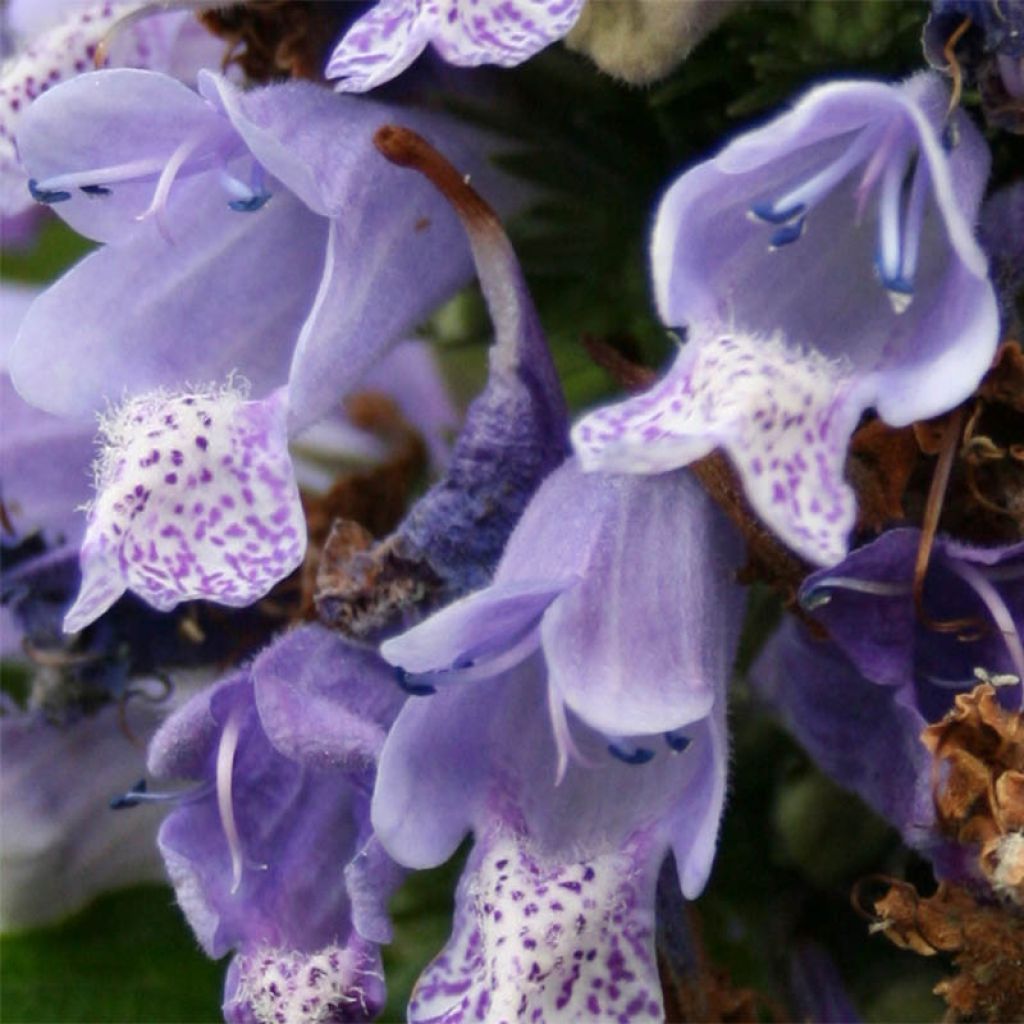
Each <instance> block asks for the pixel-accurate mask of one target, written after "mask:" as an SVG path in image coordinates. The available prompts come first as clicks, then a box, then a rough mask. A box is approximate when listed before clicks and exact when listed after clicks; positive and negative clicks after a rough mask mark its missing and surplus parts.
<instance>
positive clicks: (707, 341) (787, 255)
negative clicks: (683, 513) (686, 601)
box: [573, 74, 999, 565]
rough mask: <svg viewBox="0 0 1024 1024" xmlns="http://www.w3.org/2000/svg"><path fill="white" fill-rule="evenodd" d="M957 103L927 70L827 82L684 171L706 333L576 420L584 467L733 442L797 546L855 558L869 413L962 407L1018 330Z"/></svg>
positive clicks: (736, 456) (677, 310)
mask: <svg viewBox="0 0 1024 1024" xmlns="http://www.w3.org/2000/svg"><path fill="white" fill-rule="evenodd" d="M947 105H948V97H947V92H946V89H945V87H944V85H943V83H942V82H941V80H940V79H938V77H937V76H933V75H927V74H925V75H920V76H917V77H915V78H911V79H910V80H908V81H907V82H904V83H903V84H900V85H886V84H883V83H880V82H835V83H831V84H828V85H823V86H820V87H818V88H816V89H814V90H812V91H811V92H810V93H808V95H807V96H805V97H804V98H803V99H802V100H801V101H800V102H799V103H798V104H797V105H796V106H795V107H794V109H793V110H791V111H789V112H787V113H785V114H783V115H781V116H780V117H779V118H777V119H776V120H774V121H772V122H771V123H769V124H767V125H764V126H762V127H760V128H755V129H753V130H751V131H749V132H747V133H745V134H744V135H741V136H740V137H739V138H737V139H735V140H734V141H733V142H732V143H730V144H729V145H728V146H726V148H725V149H724V150H723V151H722V152H721V153H720V154H719V155H718V156H716V157H714V158H713V159H711V160H709V161H707V162H705V163H702V164H699V165H698V166H696V167H694V168H692V169H691V170H689V171H688V172H686V173H685V174H683V175H682V177H680V178H679V179H678V180H677V181H676V182H675V183H674V184H673V185H672V186H671V188H670V189H669V191H668V193H667V194H666V196H665V198H664V199H663V200H662V203H661V206H660V208H659V210H658V215H657V220H656V223H655V228H654V236H653V241H652V247H651V254H652V265H653V276H654V288H655V294H656V298H657V304H658V310H659V313H660V314H661V317H662V319H663V320H664V322H665V323H666V324H668V325H669V326H670V327H678V328H684V329H685V333H686V339H687V340H686V342H685V344H684V345H683V346H682V349H681V351H680V353H679V355H678V357H677V358H676V361H675V363H674V365H673V366H672V368H671V370H670V371H669V373H668V374H667V375H666V376H665V378H664V379H663V380H662V381H661V382H660V383H658V384H656V385H655V386H654V387H653V388H652V389H651V390H650V391H649V392H647V393H646V394H643V395H640V396H638V397H636V398H632V399H630V400H628V401H626V402H623V403H622V404H620V405H616V406H612V407H610V408H607V409H603V410H599V411H597V412H595V413H592V414H591V415H589V416H587V417H585V418H584V419H583V420H582V421H581V422H580V423H579V424H578V425H577V426H576V428H575V430H574V434H573V442H574V445H575V448H576V451H577V452H578V454H579V456H580V459H581V461H582V463H583V465H584V467H585V468H587V469H593V470H606V471H622V472H639V473H656V472H662V471H664V470H667V469H671V468H673V467H676V466H681V465H686V464H687V463H690V462H692V461H693V460H695V459H698V458H700V457H702V456H704V455H706V454H707V453H709V452H710V451H711V450H713V449H715V448H719V447H721V448H722V449H724V450H725V451H726V453H727V454H728V455H729V457H730V458H731V460H732V462H733V464H734V466H735V467H736V469H737V471H738V472H739V475H740V477H741V479H742V482H743V486H744V489H745V491H746V494H747V497H748V498H749V500H750V502H751V504H752V505H753V507H754V510H755V511H756V512H757V513H758V514H759V515H760V516H761V517H762V519H763V520H764V521H765V522H766V523H767V524H768V526H769V527H771V528H772V529H773V530H774V532H775V533H776V534H777V535H778V536H779V537H780V538H781V539H782V540H783V541H784V542H785V543H786V544H787V545H788V546H789V547H791V548H792V549H793V550H794V551H796V552H797V553H798V554H800V555H801V556H803V557H804V558H806V559H807V560H808V561H810V562H812V563H815V564H818V565H831V564H834V563H835V562H837V561H839V560H841V559H842V557H843V556H844V554H845V553H846V551H847V546H848V540H847V534H848V533H849V530H850V528H851V527H852V525H853V522H854V518H855V499H854V494H853V491H852V489H851V488H850V487H849V486H848V485H847V484H846V482H845V480H844V478H843V467H844V462H845V458H846V450H847V443H848V441H849V437H850V434H851V433H852V431H853V429H854V427H855V426H856V424H857V422H858V420H859V418H860V416H861V414H862V413H863V411H864V410H865V409H867V408H869V407H874V408H875V409H876V410H877V412H878V414H879V416H880V417H881V418H882V419H883V420H884V421H885V422H887V423H890V424H892V425H894V426H903V425H906V424H908V423H912V422H914V421H916V420H921V419H926V418H928V417H932V416H935V415H938V414H939V413H942V412H944V411H946V410H948V409H950V408H952V407H953V406H955V405H957V404H958V403H959V402H961V401H963V400H964V399H965V398H966V397H967V396H968V395H969V394H970V393H971V392H972V391H973V389H974V388H975V387H976V385H977V384H978V381H979V380H980V378H981V376H982V375H983V374H984V372H985V370H986V369H987V368H988V366H989V365H990V363H991V361H992V357H993V355H994V353H995V350H996V345H997V342H998V338H999V321H998V311H997V308H996V300H995V296H994V293H993V288H992V285H991V283H990V281H989V279H988V271H987V266H986V261H985V257H984V254H983V253H982V251H981V249H980V248H979V246H978V244H977V243H976V241H975V239H974V237H973V233H972V226H973V223H974V220H975V217H976V215H977V211H978V206H979V203H980V200H981V195H982V191H983V188H984V184H985V178H986V175H987V172H988V155H987V151H986V147H985V144H984V142H983V141H982V139H981V137H980V136H979V134H978V133H977V131H976V130H975V129H974V128H973V127H972V126H971V124H970V123H969V122H968V120H967V119H966V118H965V117H964V116H963V115H961V114H959V113H957V114H955V115H953V118H952V122H951V123H950V124H949V125H947V126H946V127H947V130H945V131H944V118H945V115H946V109H947ZM951 129H955V131H954V130H951ZM947 144H949V145H952V148H949V145H947Z"/></svg>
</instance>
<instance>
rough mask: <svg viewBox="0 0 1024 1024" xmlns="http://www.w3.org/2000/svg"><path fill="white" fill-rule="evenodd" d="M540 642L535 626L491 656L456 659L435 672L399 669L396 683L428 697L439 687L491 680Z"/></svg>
mask: <svg viewBox="0 0 1024 1024" xmlns="http://www.w3.org/2000/svg"><path fill="white" fill-rule="evenodd" d="M540 642H541V638H540V629H539V628H537V627H536V626H534V627H533V628H532V629H528V630H527V631H526V632H525V633H524V634H523V635H522V636H521V637H520V638H519V639H518V640H516V641H515V642H514V643H512V644H510V645H509V646H508V647H506V648H504V649H503V650H500V651H498V652H497V653H496V654H495V655H494V656H493V657H490V658H484V659H482V660H480V661H469V660H466V661H456V662H455V664H454V665H453V666H452V667H451V668H450V669H442V670H440V671H437V672H415V673H413V672H406V671H405V670H404V669H401V668H400V669H398V675H397V676H396V678H397V681H398V685H399V686H401V687H402V689H403V690H405V691H406V693H411V694H414V695H416V696H427V695H429V694H431V693H436V692H437V687H438V686H448V685H449V684H454V683H475V682H478V681H479V680H481V679H490V678H491V677H492V676H496V675H500V674H501V673H502V672H507V671H508V670H509V669H510V668H515V666H516V665H518V664H519V663H520V662H521V661H525V660H526V658H528V657H529V656H530V655H531V654H533V652H534V651H536V650H537V648H538V647H540Z"/></svg>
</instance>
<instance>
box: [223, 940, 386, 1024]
mask: <svg viewBox="0 0 1024 1024" xmlns="http://www.w3.org/2000/svg"><path fill="white" fill-rule="evenodd" d="M376 967H377V964H376V961H375V959H374V957H372V956H370V955H368V954H367V953H364V952H359V951H356V950H352V949H346V948H344V947H342V946H327V947H326V948H324V949H321V950H319V951H318V952H316V953H299V952H297V951H295V950H289V949H273V948H271V947H264V948H263V949H260V950H258V951H256V952H255V953H250V954H241V955H239V957H238V960H237V970H238V977H239V981H238V989H237V991H236V993H235V995H234V997H233V998H232V999H231V1002H230V1004H229V1005H228V1006H226V1007H225V1016H226V1017H227V1019H228V1020H246V1021H249V1020H256V1021H257V1022H258V1024H282V1022H284V1024H292V1022H293V1021H294V1022H296V1024H297V1022H299V1021H301V1022H302V1024H333V1022H335V1021H344V1020H370V1019H371V1017H372V1016H373V1015H374V1014H375V1012H376V1011H377V1009H378V1008H379V1000H378V999H377V998H375V996H378V994H379V992H380V991H381V990H382V985H381V979H380V975H379V974H378V973H377V970H376Z"/></svg>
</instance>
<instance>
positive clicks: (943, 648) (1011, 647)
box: [800, 529, 1024, 721]
mask: <svg viewBox="0 0 1024 1024" xmlns="http://www.w3.org/2000/svg"><path fill="white" fill-rule="evenodd" d="M920 538H921V535H920V532H919V531H917V530H913V529H899V530H890V531H888V532H887V533H884V534H883V535H882V536H881V537H879V538H878V540H876V541H873V542H872V543H871V544H868V545H866V546H864V547H862V548H859V549H858V550H856V551H854V552H853V553H852V554H850V555H849V556H848V557H847V558H846V559H845V560H844V561H843V562H841V563H840V564H839V565H837V566H836V567H835V568H834V569H831V570H822V571H819V572H816V573H813V574H812V575H811V576H809V577H808V578H807V580H806V581H805V582H804V584H803V586H802V587H801V590H800V600H801V603H802V604H803V605H804V607H805V608H807V609H808V610H810V611H811V613H812V614H813V616H814V618H815V619H816V620H817V621H819V622H820V623H821V624H822V625H823V626H824V627H825V628H826V629H827V630H828V633H829V636H830V637H831V638H832V640H833V641H834V642H835V643H836V644H837V645H838V646H839V647H840V648H841V649H842V650H843V651H844V653H845V654H846V656H847V657H848V658H849V659H850V660H851V661H852V662H853V664H854V665H856V666H857V668H858V669H859V670H860V671H861V672H862V673H863V674H864V676H865V677H866V678H868V679H870V680H871V681H872V682H875V683H878V684H880V685H883V686H891V687H894V688H897V689H898V690H899V691H900V692H901V694H902V698H901V699H902V700H903V702H904V703H907V704H912V705H914V706H916V707H918V708H919V709H920V710H921V712H922V713H923V714H924V716H925V718H926V719H927V720H928V721H935V720H937V719H938V718H940V717H941V716H942V715H943V714H944V713H945V712H946V711H947V710H948V708H949V707H950V706H951V705H952V700H953V696H954V691H957V690H969V689H971V687H973V686H974V685H976V683H977V682H978V679H977V677H976V672H977V670H981V671H982V672H983V673H985V674H986V675H987V676H991V677H1006V680H1007V684H1008V685H1012V686H1013V687H1014V688H1016V687H1017V686H1019V685H1020V682H1021V680H1022V679H1024V646H1022V642H1021V631H1022V630H1024V544H1015V545H1010V546H1008V547H1002V548H978V547H971V546H969V545H966V544H961V543H958V542H957V541H954V540H951V539H948V538H945V537H941V536H940V537H938V538H937V539H936V542H935V546H934V548H933V550H932V554H931V558H930V560H929V565H928V574H927V576H926V577H925V581H924V588H923V592H922V601H921V607H920V610H918V608H917V607H915V601H914V594H913V579H914V561H915V558H916V555H917V549H918V545H919V543H920ZM1017 693H1018V698H1019V694H1020V693H1021V691H1020V690H1018V691H1017Z"/></svg>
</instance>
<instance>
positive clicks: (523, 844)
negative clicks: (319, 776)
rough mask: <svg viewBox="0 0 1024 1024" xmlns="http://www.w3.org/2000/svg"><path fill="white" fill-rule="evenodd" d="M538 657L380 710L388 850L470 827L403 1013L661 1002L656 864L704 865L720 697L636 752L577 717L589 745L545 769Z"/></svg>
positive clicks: (550, 751)
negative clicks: (397, 710) (443, 922)
mask: <svg viewBox="0 0 1024 1024" xmlns="http://www.w3.org/2000/svg"><path fill="white" fill-rule="evenodd" d="M546 688H547V685H546V681H545V673H544V668H543V664H542V663H541V661H540V660H539V658H537V657H534V658H532V659H528V660H527V661H526V662H523V663H522V664H521V665H519V666H518V667H516V668H515V669H513V670H511V671H510V672H507V673H505V674H503V675H501V676H499V677H497V678H495V679H493V680H491V681H490V682H489V683H488V684H487V685H486V686H478V687H471V686H466V687H452V688H450V689H445V690H443V691H441V692H439V693H438V694H436V695H435V696H432V697H430V698H429V699H426V700H412V701H410V702H409V703H408V704H407V705H406V706H405V708H404V709H403V711H402V713H401V714H400V716H399V718H398V721H397V722H396V724H395V726H394V727H393V729H392V731H391V733H390V735H389V737H388V741H387V744H386V745H385V748H384V753H383V755H382V759H381V766H380V771H379V775H378V781H377V787H376V790H375V792H374V799H373V814H372V820H373V824H374V828H375V830H376V832H377V835H378V836H379V838H380V840H381V842H382V844H383V845H384V847H385V848H386V849H387V850H388V852H389V853H390V854H391V855H392V856H394V857H395V858H396V859H397V860H398V861H399V862H400V863H404V864H406V865H409V866H412V867H426V866H429V865H433V864H438V863H440V862H441V861H443V860H445V859H446V858H447V857H449V856H451V854H452V853H454V852H455V849H456V848H457V846H458V845H459V843H460V841H461V840H462V839H463V838H464V837H465V835H466V833H467V832H469V831H470V830H472V831H473V833H474V837H475V845H474V848H473V852H472V854H471V855H470V859H469V862H468V863H467V865H466V868H465V871H464V874H463V877H462V881H461V883H460V885H459V890H458V894H457V897H456V910H455V922H454V929H453V933H452V937H451V939H450V941H449V943H448V945H447V946H446V948H445V949H444V951H443V952H442V953H441V954H440V956H438V958H437V959H436V960H434V962H433V963H432V964H431V965H430V966H429V967H428V968H427V969H426V971H425V972H424V974H423V976H422V977H421V978H420V980H419V983H418V984H417V986H416V988H415V990H414V992H413V995H412V999H411V1001H410V1006H409V1019H410V1020H411V1021H414V1022H421V1021H436V1020H444V1021H447V1022H454V1021H462V1020H496V1019H525V1020H529V1019H531V1018H533V1017H536V1019H541V1020H563V1019H564V1020H577V1019H578V1020H592V1019H604V1018H605V1017H608V1016H612V1015H613V1014H621V1015H623V1016H625V1017H626V1018H627V1019H631V1020H659V1019H662V1016H663V1011H662V1007H661V992H660V986H659V983H658V973H657V967H656V963H655V956H654V900H655V887H656V882H657V877H658V870H659V868H660V866H661V863H662V861H663V859H664V858H665V856H666V853H667V851H668V850H669V848H671V849H672V850H673V851H674V853H675V857H676V863H677V865H678V870H679V877H680V880H681V882H682V886H683V890H684V892H685V893H686V894H687V895H688V896H691V897H692V896H694V895H696V894H697V893H698V892H699V891H700V889H701V887H702V886H703V884H704V881H705V879H706V877H707V874H708V871H709V869H710V864H711V859H712V856H713V852H714V847H715V840H716V835H717V831H718V819H719V815H720V813H721V809H722V803H723V800H724V795H725V776H724V772H725V759H726V749H725V748H726V739H725V735H724V706H723V704H722V702H721V701H719V702H718V704H717V705H716V708H715V710H714V713H713V714H712V715H710V716H709V717H708V718H706V719H703V720H701V721H700V722H696V723H692V725H691V726H690V727H688V728H686V729H685V730H684V731H683V732H682V733H680V734H679V735H678V736H677V738H676V745H677V747H678V748H679V749H680V750H681V749H682V747H683V746H686V745H687V744H688V745H689V746H688V749H686V750H685V751H683V752H681V753H678V754H673V753H672V752H671V751H670V750H669V748H667V747H666V748H665V752H664V754H662V755H661V756H659V757H657V758H655V759H654V760H652V761H651V762H650V763H648V764H642V765H628V764H624V763H622V762H621V761H619V760H617V759H615V758H610V757H608V756H607V754H606V752H605V743H606V741H605V740H604V739H603V738H602V737H600V736H599V735H598V734H596V733H594V732H593V731H592V730H589V729H586V728H578V729H576V730H575V741H576V743H577V744H578V747H579V750H580V753H581V755H582V757H583V758H585V759H586V762H585V763H584V762H576V761H574V762H573V763H571V764H570V765H569V767H568V769H567V770H566V772H565V775H564V777H563V778H562V780H561V782H560V784H557V785H556V782H555V773H556V770H557V765H558V761H559V753H558V750H557V747H556V744H555V741H554V737H553V736H552V731H551V725H550V723H549V721H548V720H547V714H546V711H545V706H546V704H547V702H548V696H547V695H546V693H545V690H546Z"/></svg>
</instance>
